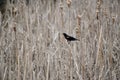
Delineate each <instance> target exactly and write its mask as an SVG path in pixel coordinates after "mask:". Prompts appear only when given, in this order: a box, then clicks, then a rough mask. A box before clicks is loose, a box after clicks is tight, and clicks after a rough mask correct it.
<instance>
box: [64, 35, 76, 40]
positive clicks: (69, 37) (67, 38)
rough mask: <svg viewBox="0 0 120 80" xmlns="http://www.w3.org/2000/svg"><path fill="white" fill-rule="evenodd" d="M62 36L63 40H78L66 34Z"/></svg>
mask: <svg viewBox="0 0 120 80" xmlns="http://www.w3.org/2000/svg"><path fill="white" fill-rule="evenodd" d="M63 35H64V37H65V39H66V40H67V41H76V40H78V39H76V38H74V37H72V36H69V35H67V34H66V33H63Z"/></svg>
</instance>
